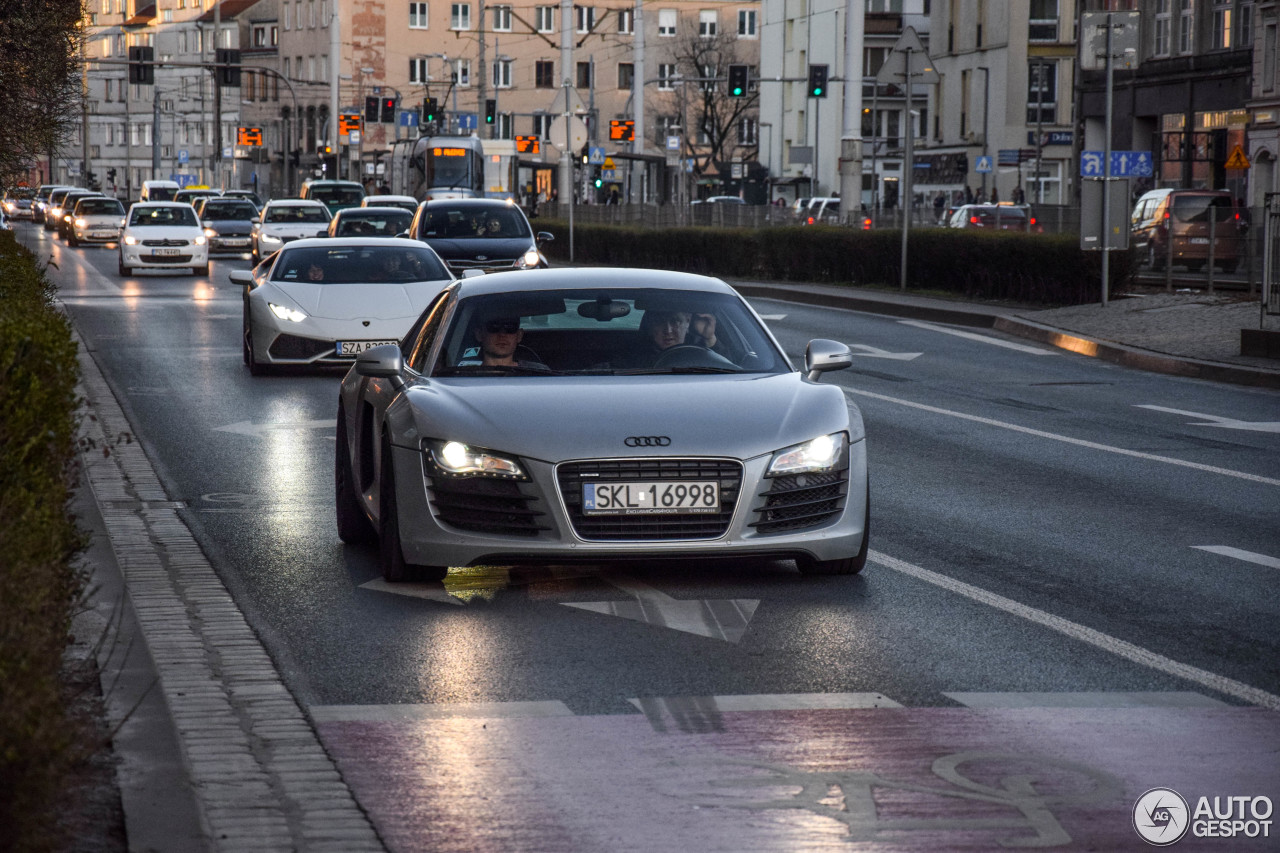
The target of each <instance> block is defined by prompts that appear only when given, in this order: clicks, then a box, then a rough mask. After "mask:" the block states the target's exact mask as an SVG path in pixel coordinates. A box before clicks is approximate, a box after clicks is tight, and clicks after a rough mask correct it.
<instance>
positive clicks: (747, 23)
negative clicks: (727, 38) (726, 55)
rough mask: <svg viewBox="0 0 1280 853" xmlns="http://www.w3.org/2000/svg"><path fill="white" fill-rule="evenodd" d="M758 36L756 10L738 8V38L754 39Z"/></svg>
mask: <svg viewBox="0 0 1280 853" xmlns="http://www.w3.org/2000/svg"><path fill="white" fill-rule="evenodd" d="M755 37H756V10H755V9H739V10H738V38H740V39H753V38H755Z"/></svg>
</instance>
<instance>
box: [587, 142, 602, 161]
mask: <svg viewBox="0 0 1280 853" xmlns="http://www.w3.org/2000/svg"><path fill="white" fill-rule="evenodd" d="M587 163H588V164H590V165H592V166H603V165H604V148H602V147H601V146H599V145H593V146H591V147H590V148H588V149H587Z"/></svg>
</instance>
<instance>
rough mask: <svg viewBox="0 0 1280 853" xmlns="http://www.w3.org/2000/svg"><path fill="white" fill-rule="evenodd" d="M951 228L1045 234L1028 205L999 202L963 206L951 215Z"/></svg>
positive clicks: (949, 224)
mask: <svg viewBox="0 0 1280 853" xmlns="http://www.w3.org/2000/svg"><path fill="white" fill-rule="evenodd" d="M947 225H948V227H950V228H980V229H985V230H988V231H1026V232H1030V233H1032V234H1042V233H1044V226H1043V225H1041V224H1040V223H1039V222H1037V221H1036V218H1035V216H1034V215H1032V213H1031V209H1030V208H1029V207H1027V206H1026V205H1019V204H1011V203H1008V202H999V203H997V204H962V205H960V206H959V207H957V208H956V209H955V212H954V213H952V214H951V219H950V220H948V222H947Z"/></svg>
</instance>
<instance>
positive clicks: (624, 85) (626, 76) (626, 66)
mask: <svg viewBox="0 0 1280 853" xmlns="http://www.w3.org/2000/svg"><path fill="white" fill-rule="evenodd" d="M635 81H636V66H635V63H633V62H619V63H618V88H619V89H630V88H631V87H632V86H633V85H635Z"/></svg>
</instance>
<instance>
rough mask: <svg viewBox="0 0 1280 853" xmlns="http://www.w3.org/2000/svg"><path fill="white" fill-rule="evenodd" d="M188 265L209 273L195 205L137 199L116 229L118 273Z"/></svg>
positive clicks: (186, 266) (206, 239)
mask: <svg viewBox="0 0 1280 853" xmlns="http://www.w3.org/2000/svg"><path fill="white" fill-rule="evenodd" d="M184 267H185V268H188V269H190V270H191V271H192V272H194V273H195V274H196V275H208V274H209V239H208V238H207V237H205V236H204V229H203V228H201V227H200V220H199V219H198V218H197V217H196V211H195V208H193V207H192V206H191V205H189V204H178V203H176V202H172V201H154V202H153V201H140V202H138V203H136V204H134V205H133V206H131V207H130V208H129V215H128V216H127V217H126V218H125V224H124V228H123V229H122V230H121V232H120V275H130V274H131V273H132V272H133V270H134V269H135V268H141V269H181V268H184Z"/></svg>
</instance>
